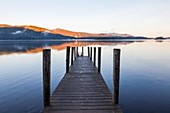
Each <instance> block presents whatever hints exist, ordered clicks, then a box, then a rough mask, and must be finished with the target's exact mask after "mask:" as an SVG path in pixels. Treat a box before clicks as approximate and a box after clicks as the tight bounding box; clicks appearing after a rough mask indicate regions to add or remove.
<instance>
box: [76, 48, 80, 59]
mask: <svg viewBox="0 0 170 113" xmlns="http://www.w3.org/2000/svg"><path fill="white" fill-rule="evenodd" d="M76 54H77V57H78V56H79V48H78V47H77V53H76Z"/></svg>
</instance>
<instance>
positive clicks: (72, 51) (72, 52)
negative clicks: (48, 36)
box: [71, 47, 74, 65]
mask: <svg viewBox="0 0 170 113" xmlns="http://www.w3.org/2000/svg"><path fill="white" fill-rule="evenodd" d="M73 54H74V47H72V48H71V65H73Z"/></svg>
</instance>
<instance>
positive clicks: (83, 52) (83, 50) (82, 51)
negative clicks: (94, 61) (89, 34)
mask: <svg viewBox="0 0 170 113" xmlns="http://www.w3.org/2000/svg"><path fill="white" fill-rule="evenodd" d="M81 56H84V48H83V47H82V54H81Z"/></svg>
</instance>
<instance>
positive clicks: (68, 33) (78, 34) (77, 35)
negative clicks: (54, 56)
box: [50, 28, 132, 38]
mask: <svg viewBox="0 0 170 113" xmlns="http://www.w3.org/2000/svg"><path fill="white" fill-rule="evenodd" d="M50 32H51V33H54V34H61V35H64V36H71V37H75V38H85V37H114V36H120V37H132V35H129V34H118V33H98V34H97V33H86V32H74V31H69V30H64V29H60V28H58V29H53V30H50Z"/></svg>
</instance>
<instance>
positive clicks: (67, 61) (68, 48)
mask: <svg viewBox="0 0 170 113" xmlns="http://www.w3.org/2000/svg"><path fill="white" fill-rule="evenodd" d="M69 64H70V47H69V46H67V50H66V73H68V72H69Z"/></svg>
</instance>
